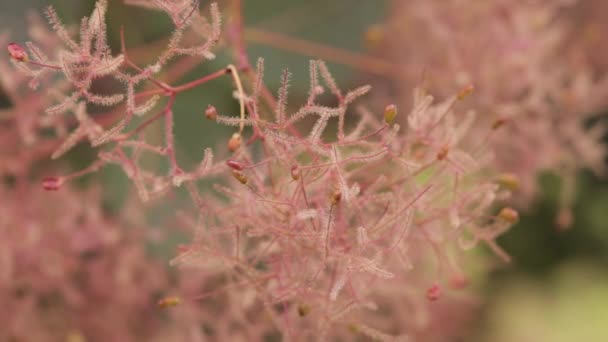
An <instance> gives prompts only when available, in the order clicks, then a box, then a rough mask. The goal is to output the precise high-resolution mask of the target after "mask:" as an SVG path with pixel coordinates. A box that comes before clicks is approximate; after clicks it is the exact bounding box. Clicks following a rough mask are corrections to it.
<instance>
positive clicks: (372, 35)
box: [364, 24, 386, 48]
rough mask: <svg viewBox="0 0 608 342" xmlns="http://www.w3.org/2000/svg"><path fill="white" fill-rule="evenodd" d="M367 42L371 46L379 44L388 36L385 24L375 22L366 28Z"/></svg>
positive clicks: (365, 36)
mask: <svg viewBox="0 0 608 342" xmlns="http://www.w3.org/2000/svg"><path fill="white" fill-rule="evenodd" d="M364 38H365V43H366V44H367V45H368V46H369V47H372V48H373V47H375V46H378V45H379V44H380V43H382V42H383V41H384V39H385V38H386V30H385V29H384V26H383V25H380V24H375V25H371V26H369V27H368V28H367V30H365V33H364Z"/></svg>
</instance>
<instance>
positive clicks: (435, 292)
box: [426, 284, 441, 301]
mask: <svg viewBox="0 0 608 342" xmlns="http://www.w3.org/2000/svg"><path fill="white" fill-rule="evenodd" d="M439 297H441V287H439V285H438V284H433V285H432V286H431V287H429V288H428V289H427V290H426V298H427V299H428V300H431V301H436V300H437V299H439Z"/></svg>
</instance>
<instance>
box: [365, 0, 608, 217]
mask: <svg viewBox="0 0 608 342" xmlns="http://www.w3.org/2000/svg"><path fill="white" fill-rule="evenodd" d="M392 7H393V8H392V10H391V18H390V19H389V21H388V22H387V23H386V25H385V27H383V34H384V38H385V39H384V40H382V41H381V42H380V43H379V44H378V46H377V53H378V54H379V55H382V56H385V57H387V58H389V59H390V60H393V61H395V62H398V63H399V65H400V66H402V68H400V69H399V71H397V72H396V73H395V78H394V80H393V81H392V82H391V85H392V86H393V87H394V88H395V89H396V91H397V92H400V93H407V92H408V91H409V90H408V89H410V88H411V86H412V84H414V83H416V82H420V80H421V78H424V79H426V81H427V82H428V84H429V87H430V88H431V89H433V91H434V92H435V93H436V94H437V95H438V96H449V94H450V93H451V92H452V91H453V90H452V89H454V87H461V86H463V85H466V84H474V85H475V89H476V96H474V97H472V98H471V99H470V101H468V103H467V105H468V106H469V108H471V109H473V110H475V111H476V112H478V113H480V117H481V120H480V121H479V122H482V123H483V122H485V121H495V120H502V121H504V122H505V123H506V125H505V128H504V129H503V130H501V132H498V133H497V134H496V135H495V136H494V137H493V139H492V140H491V142H490V143H491V144H492V150H494V151H495V154H496V159H495V167H496V168H497V169H500V170H502V171H504V172H511V173H513V174H514V175H517V177H518V178H519V180H520V183H521V188H520V191H519V193H518V197H517V198H518V201H519V202H520V203H521V204H520V206H522V207H523V206H524V205H525V204H526V203H529V201H530V199H532V198H533V196H534V195H535V194H536V192H537V186H536V185H537V176H538V174H539V173H540V172H541V171H547V170H551V171H554V172H557V173H559V174H560V175H562V176H563V179H564V184H565V190H564V192H563V196H562V206H563V209H564V211H563V212H562V214H563V215H562V223H563V224H565V225H568V222H569V221H571V218H568V217H570V215H569V213H568V209H569V207H570V206H571V201H572V200H573V194H574V187H575V184H574V182H575V179H574V177H575V173H576V171H577V170H579V169H580V168H581V167H588V168H591V169H592V170H594V171H596V172H597V173H598V174H603V173H605V160H604V158H605V156H606V149H605V146H603V144H602V143H601V141H600V140H601V137H602V136H603V134H604V133H605V132H606V129H605V127H604V126H601V125H596V126H594V127H592V128H591V129H588V128H585V126H586V123H587V122H588V121H589V119H590V118H592V117H593V116H594V115H598V113H599V112H600V111H601V110H603V109H604V108H606V105H608V100H607V99H608V78H607V77H606V66H607V64H606V59H605V58H602V52H601V50H602V49H601V48H599V46H601V45H602V42H603V41H602V40H603V39H605V36H606V30H605V20H603V18H598V13H602V8H604V9H605V3H604V2H603V1H576V0H574V1H571V0H564V1H552V0H547V1H505V0H491V1H467V0H448V1H424V0H420V1H394V2H393V3H392ZM393 37H398V38H393ZM421 39H423V40H424V42H421ZM421 75H422V76H421Z"/></svg>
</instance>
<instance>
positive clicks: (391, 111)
mask: <svg viewBox="0 0 608 342" xmlns="http://www.w3.org/2000/svg"><path fill="white" fill-rule="evenodd" d="M396 117H397V106H395V105H394V104H390V105H388V106H386V108H384V122H386V123H387V124H389V125H392V124H393V122H395V118H396Z"/></svg>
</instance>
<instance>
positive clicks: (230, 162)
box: [226, 159, 243, 171]
mask: <svg viewBox="0 0 608 342" xmlns="http://www.w3.org/2000/svg"><path fill="white" fill-rule="evenodd" d="M226 165H228V166H229V167H230V168H231V169H233V170H237V171H243V164H241V163H240V162H238V161H236V160H233V159H228V160H226Z"/></svg>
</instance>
